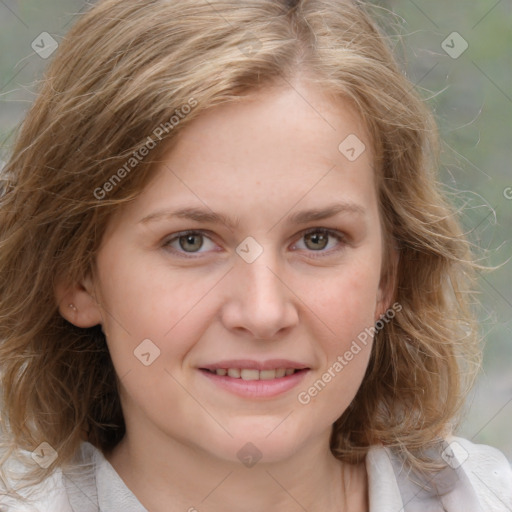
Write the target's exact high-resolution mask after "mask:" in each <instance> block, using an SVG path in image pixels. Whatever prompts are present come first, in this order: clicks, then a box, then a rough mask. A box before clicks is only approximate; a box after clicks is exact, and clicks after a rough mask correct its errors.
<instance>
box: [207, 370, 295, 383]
mask: <svg viewBox="0 0 512 512" xmlns="http://www.w3.org/2000/svg"><path fill="white" fill-rule="evenodd" d="M207 371H209V372H212V373H215V374H216V375H220V376H225V375H227V376H228V377H230V378H232V379H242V380H273V379H280V378H282V377H285V376H289V375H293V374H294V373H295V372H296V371H299V370H297V369H295V368H276V369H274V370H256V369H252V368H217V369H216V370H207Z"/></svg>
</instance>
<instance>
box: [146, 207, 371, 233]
mask: <svg viewBox="0 0 512 512" xmlns="http://www.w3.org/2000/svg"><path fill="white" fill-rule="evenodd" d="M338 213H347V214H353V215H358V216H363V215H365V213H366V210H365V208H363V206H361V205H359V204H357V203H348V202H342V203H334V204H331V205H329V206H326V207H324V208H313V209H310V210H302V211H300V212H296V213H294V214H292V215H289V216H288V222H289V223H290V224H307V223H308V222H313V221H318V220H323V219H328V218H330V217H334V216H335V215H337V214H338ZM171 218H179V219H188V220H193V221H196V222H202V223H211V224H225V225H226V226H228V227H229V228H230V229H236V228H237V227H238V225H239V224H240V218H238V217H236V218H234V219H231V218H230V217H228V216H227V215H224V214H222V213H220V212H214V211H212V210H208V209H203V208H181V209H178V210H169V209H163V210H157V211H155V212H153V213H150V214H149V215H146V216H145V217H143V218H142V219H141V220H140V221H139V222H138V223H139V224H147V223H150V222H156V221H159V220H162V219H171Z"/></svg>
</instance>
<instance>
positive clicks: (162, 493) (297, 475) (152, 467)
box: [107, 433, 367, 512]
mask: <svg viewBox="0 0 512 512" xmlns="http://www.w3.org/2000/svg"><path fill="white" fill-rule="evenodd" d="M136 439H144V442H143V443H138V442H136ZM160 441H161V440H160ZM162 446H163V445H162V443H161V442H158V443H157V442H156V440H154V442H152V441H151V440H149V439H148V438H147V437H142V436H138V435H137V436H135V435H132V436H130V435H129V434H128V433H127V435H126V436H125V438H124V439H123V440H122V441H121V443H120V444H119V445H118V446H117V447H116V448H115V449H114V451H113V452H112V454H110V455H109V456H107V458H108V460H109V462H110V463H111V464H112V466H113V467H114V469H115V470H116V471H117V473H118V474H119V475H120V477H121V478H122V479H123V480H124V482H125V483H126V485H127V486H128V487H129V488H130V489H131V490H132V492H133V493H134V494H135V495H136V496H137V498H138V499H139V501H140V502H141V503H142V504H143V505H144V507H145V508H147V509H148V510H151V511H152V512H164V511H165V512H174V511H180V512H182V511H188V512H196V511H197V512H199V511H200V510H208V511H211V512H221V511H225V510H237V511H239V512H253V511H255V510H265V511H277V510H279V512H287V511H290V512H292V511H300V510H307V511H308V512H317V511H318V512H320V511H322V512H325V511H337V512H339V511H346V510H349V509H350V510H367V503H366V471H365V468H364V464H363V465H359V466H352V465H349V464H345V463H342V462H340V461H339V460H337V459H336V458H335V457H334V456H333V455H332V453H331V452H330V450H329V448H328V443H326V442H325V439H319V440H318V442H317V443H316V444H314V445H309V446H307V447H303V448H302V449H300V450H299V451H297V452H296V453H294V454H293V456H291V457H290V458H289V459H287V460H282V461H279V462H274V463H265V462H264V461H263V459H262V460H261V461H260V462H258V463H257V464H255V465H254V466H252V467H246V466H244V465H243V464H240V463H239V462H233V461H229V460H219V459H217V458H216V457H213V456H212V455H211V454H209V453H207V452H205V451H203V450H201V449H199V448H197V447H194V446H188V445H185V444H181V443H179V442H178V441H176V440H169V439H168V438H167V442H166V443H165V445H164V446H165V449H162ZM311 461H315V462H314V463H312V462H311ZM365 507H366V508H365Z"/></svg>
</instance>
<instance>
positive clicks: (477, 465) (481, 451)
mask: <svg viewBox="0 0 512 512" xmlns="http://www.w3.org/2000/svg"><path fill="white" fill-rule="evenodd" d="M447 441H448V443H449V444H448V450H447V452H449V453H447V456H448V457H449V456H451V455H452V454H453V456H454V457H455V460H456V462H455V465H460V467H461V468H462V469H463V470H464V473H465V474H466V475H467V477H468V479H469V482H470V483H471V486H472V488H473V489H474V490H475V492H476V494H477V496H478V498H479V500H480V502H481V504H482V505H484V506H485V507H486V509H488V510H493V511H494V510H495V511H501V510H503V511H510V510H512V467H511V465H510V463H509V462H508V461H507V459H506V458H505V456H504V455H503V453H501V452H500V451H499V450H497V449H496V448H493V447H492V446H486V445H483V444H474V443H472V442H470V441H468V440H467V439H463V438H461V437H453V438H451V439H448V440H447Z"/></svg>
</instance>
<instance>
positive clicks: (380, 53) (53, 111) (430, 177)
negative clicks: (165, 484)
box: [0, 0, 480, 479]
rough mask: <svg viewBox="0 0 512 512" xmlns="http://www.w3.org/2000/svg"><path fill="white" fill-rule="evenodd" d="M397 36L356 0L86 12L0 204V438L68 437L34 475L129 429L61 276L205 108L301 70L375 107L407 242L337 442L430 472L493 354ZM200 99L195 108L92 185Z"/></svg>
mask: <svg viewBox="0 0 512 512" xmlns="http://www.w3.org/2000/svg"><path fill="white" fill-rule="evenodd" d="M387 41H388V40H387V38H386V37H385V36H384V35H383V34H382V33H381V31H380V29H378V28H377V26H376V24H375V23H374V22H373V21H372V20H371V18H370V16H369V14H368V12H367V8H366V7H364V6H363V5H361V4H360V3H358V2H351V1H348V0H347V1H340V0H297V1H285V0H281V1H277V0H244V1H243V2H240V1H238V0H237V1H234V0H229V1H224V0H212V1H210V2H199V1H197V0H180V1H179V2H178V1H174V0H173V1H171V0H138V1H134V0H104V1H99V2H98V3H97V5H95V6H94V7H93V8H92V9H91V10H90V11H89V12H87V13H86V14H84V15H82V16H81V17H80V19H79V20H78V22H77V23H76V25H75V26H74V27H73V28H72V30H71V31H70V32H69V33H68V35H67V36H66V37H65V38H64V39H63V40H62V42H61V44H60V47H59V49H58V51H57V53H56V55H55V58H54V60H53V62H52V64H51V65H50V66H49V68H48V70H47V73H46V75H45V78H44V80H43V82H42V87H41V90H40V93H39V95H38V97H37V99H36V100H35V102H34V104H33V106H32V108H31V110H30V112H29V113H28V115H27V116H26V118H25V120H24V123H23V125H22V127H21V130H20V132H19V134H18V137H17V140H16V143H15V145H14V148H13V150H12V156H11V158H10V160H9V161H8V163H7V165H6V167H5V169H4V173H5V174H4V179H5V182H4V191H3V194H2V197H1V199H0V244H1V245H0V311H1V314H0V340H1V343H0V361H1V363H0V364H1V366H0V373H1V387H2V391H3V396H2V401H3V404H2V423H3V425H2V428H3V430H4V433H5V435H4V441H3V443H4V446H5V445H6V444H7V445H8V447H9V452H8V453H9V454H12V452H13V451H14V450H16V449H24V450H29V451H30V450H33V449H34V448H35V447H37V446H38V445H39V443H41V442H43V441H46V442H48V443H49V444H50V445H51V446H52V447H53V448H54V449H55V450H56V451H57V452H58V454H59V458H58V459H57V461H56V462H55V463H54V464H53V465H52V466H50V468H48V469H47V470H40V471H38V472H35V473H37V476H36V478H39V479H42V478H43V477H44V476H47V475H48V474H49V473H50V472H51V471H52V469H54V468H55V467H57V466H59V465H61V466H63V465H65V464H67V463H68V462H69V461H71V459H72V456H73V454H74V453H75V452H76V450H77V448H78V446H79V444H80V442H81V441H82V440H83V439H87V440H89V441H90V442H91V443H92V444H94V445H95V446H96V447H98V448H99V449H101V450H102V451H103V452H104V453H106V452H108V451H110V450H111V449H112V448H113V447H114V446H115V445H116V444H117V443H118V442H119V441H120V440H121V438H122V437H123V435H124V432H125V427H124V420H123V413H122V410H121V405H120V401H119V396H118V392H117V383H116V375H115V372H114V368H113V365H112V362H111V360H110V356H109V353H108V351H107V348H106V343H105V338H104V335H103V333H102V331H101V328H100V327H99V326H97V327H94V328H90V329H80V328H77V327H75V326H73V325H71V324H70V323H68V322H66V321H65V320H64V319H63V318H62V317H61V316H60V314H59V312H58V304H57V303H56V299H55V292H54V290H55V284H56V280H57V277H58V276H60V277H63V278H64V279H65V280H66V281H67V282H70V283H74V282H80V281H81V280H83V279H84V278H85V277H86V276H87V275H89V274H90V272H91V269H92V268H93V264H94V260H95V254H96V252H97V250H98V247H99V244H100V242H101V239H102V235H103V233H104V230H105V226H106V224H107V222H108V221H109V219H110V217H111V215H112V213H113V212H114V211H115V210H116V208H119V207H120V206H122V205H123V204H125V203H126V202H128V201H130V200H132V199H133V198H135V197H136V196H137V194H139V193H140V192H141V190H142V189H143V188H144V186H145V185H146V184H147V183H148V181H149V179H150V177H151V171H152V170H153V169H154V167H155V163H157V162H158V161H159V158H160V157H162V156H163V152H164V151H165V152H167V151H168V150H169V148H170V147H172V144H173V141H175V140H176V136H177V135H178V134H179V133H180V132H181V130H182V129H183V128H184V127H185V126H187V125H188V124H189V123H190V122H191V121H193V119H195V118H196V117H197V116H198V115H201V112H203V111H205V110H206V109H209V108H212V107H215V106H216V105H220V104H222V103H226V102H233V101H237V100H239V99H240V98H241V97H242V96H244V95H245V94H247V93H249V92H253V91H254V90H256V89H258V88H264V87H268V86H271V85H275V84H279V83H286V82H290V81H292V80H293V79H294V78H295V77H297V76H302V75H304V76H307V77H308V80H309V81H310V82H311V83H312V84H315V85H317V86H319V87H321V88H322V89H323V90H324V91H325V92H326V93H329V94H330V95H332V97H333V98H334V99H336V98H338V99H345V100H348V101H350V102H351V103H352V104H353V105H354V106H355V108H356V109H357V111H358V113H359V114H360V115H361V117H362V119H363V120H364V122H365V124H366V127H367V128H368V131H369V133H370V134H371V137H372V139H373V145H374V152H375V162H374V166H375V174H376V185H377V186H378V190H379V201H380V208H381V214H382V219H383V225H384V228H385V233H386V239H387V244H388V251H387V252H388V253H389V251H391V249H392V248H393V247H394V249H395V250H396V251H397V252H398V253H399V262H398V264H397V266H396V268H393V267H392V265H391V263H390V261H389V259H388V260H386V262H385V264H384V265H383V276H384V278H388V279H390V281H389V282H390V283H391V282H394V283H395V284H394V289H393V300H395V301H397V302H399V303H400V305H401V306H402V311H401V312H400V314H398V315H397V316H396V317H395V318H394V320H393V322H391V323H389V324H387V325H386V326H385V327H384V329H382V330H381V331H380V332H379V333H378V334H377V335H376V338H375V342H374V344H373V349H372V354H371V359H370V362H369V366H368V369H367V372H366V376H365V378H364V380H363V383H362V385H361V387H360V389H359V391H358V393H357V396H356V397H355V399H354V401H353V402H352V404H351V405H350V407H349V408H348V409H347V410H346V411H345V413H344V414H343V415H342V416H341V417H340V418H339V419H338V420H337V421H336V422H335V424H334V426H333V431H332V437H331V450H332V452H333V453H334V454H335V455H336V457H338V458H339V459H341V460H344V461H348V462H356V461H358V460H361V459H362V457H363V456H364V454H365V453H366V451H367V449H368V447H369V446H370V445H372V444H376V443H383V444H384V445H387V446H390V447H394V448H396V449H398V450H399V451H400V452H401V453H402V454H404V456H405V457H406V458H407V459H408V460H409V461H410V462H412V463H413V464H415V465H416V467H420V468H423V469H426V468H427V467H429V466H428V459H427V458H426V456H425V449H426V448H428V447H429V446H432V445H433V443H436V442H437V441H438V439H439V438H440V436H443V435H445V434H446V433H447V432H448V431H450V429H451V428H452V423H453V421H454V418H456V417H457V413H458V411H459V410H460V407H461V405H462V403H463V400H464V397H465V394H466V391H467V390H468V386H469V384H471V383H472V380H473V377H474V373H475V369H476V368H477V366H478V363H479V357H480V356H479V348H478V339H477V335H476V329H475V326H474V321H473V315H472V312H471V307H470V306H471V304H470V301H471V296H472V295H471V294H470V290H471V289H472V286H473V274H474V272H473V269H474V264H473V263H472V257H471V254H470V246H469V244H468V242H467V241H466V240H465V238H464V236H463V234H462V232H461V229H460V227H459V224H458V221H457V219H456V213H455V212H454V210H453V209H451V208H450V207H449V206H448V205H447V202H446V200H445V199H444V198H443V194H442V193H441V190H440V186H439V184H438V183H437V181H436V180H437V178H436V169H437V166H438V162H437V157H436V155H437V132H436V127H435V123H434V121H433V118H432V116H431V114H430V113H429V111H428V109H427V108H426V107H425V105H424V103H423V102H422V100H421V99H420V97H419V96H418V94H417V93H416V92H415V91H414V87H413V86H412V85H411V83H410V82H409V81H408V80H407V79H406V78H405V77H404V76H403V74H402V73H401V71H400V69H399V67H398V66H397V64H396V62H395V60H394V58H393V56H392V52H391V51H390V49H389V45H388V43H387ZM191 98H195V100H196V101H197V106H196V107H195V108H194V109H192V110H191V111H190V113H189V114H188V115H187V116H186V117H184V118H183V119H180V122H179V124H178V125H177V126H175V127H174V128H173V129H169V130H168V131H167V132H165V133H164V135H163V137H162V140H161V142H159V143H158V145H157V147H156V148H154V149H153V150H152V151H151V154H150V155H149V156H147V157H146V158H144V159H141V161H140V162H138V163H137V166H136V167H135V168H134V169H133V170H132V171H131V172H129V173H125V174H126V175H123V179H122V181H120V182H119V183H117V182H116V186H115V187H112V190H110V189H109V193H108V194H106V195H105V196H104V197H101V198H98V197H97V195H98V194H95V193H94V191H95V190H98V187H101V186H103V184H105V183H106V182H108V181H109V180H111V179H112V176H113V175H114V174H116V173H119V169H120V168H122V166H123V165H125V163H126V162H127V160H129V159H130V157H132V156H133V155H134V153H135V152H137V151H140V150H141V148H142V147H143V146H144V145H145V144H146V143H147V140H148V136H150V135H151V134H152V133H154V130H155V127H158V126H167V127H168V125H169V119H170V118H171V116H173V115H174V114H175V110H176V109H177V108H178V107H180V106H182V105H185V104H187V103H189V101H190V99H191ZM165 123H167V125H166V124H165ZM118 175H119V174H118Z"/></svg>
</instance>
